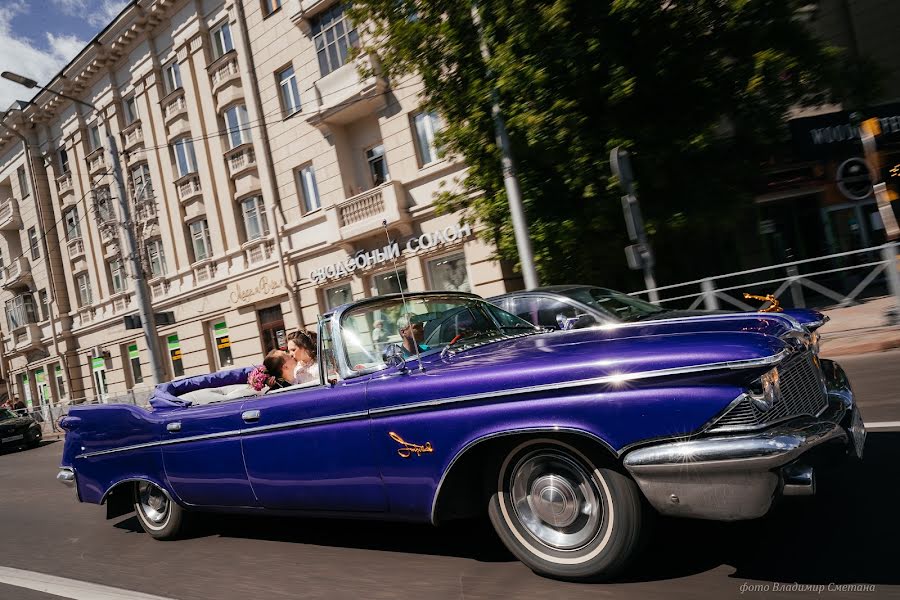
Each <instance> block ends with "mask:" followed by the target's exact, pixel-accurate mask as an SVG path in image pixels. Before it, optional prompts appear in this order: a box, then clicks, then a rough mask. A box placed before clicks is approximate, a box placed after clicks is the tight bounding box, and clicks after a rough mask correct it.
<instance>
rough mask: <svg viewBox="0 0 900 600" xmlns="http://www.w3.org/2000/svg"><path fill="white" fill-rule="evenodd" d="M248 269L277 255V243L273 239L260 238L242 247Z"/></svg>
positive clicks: (245, 243)
mask: <svg viewBox="0 0 900 600" xmlns="http://www.w3.org/2000/svg"><path fill="white" fill-rule="evenodd" d="M241 249H242V250H243V251H244V262H245V264H246V266H247V268H250V267H252V266H253V265H257V264H259V263H262V262H265V261H267V260H269V259H270V258H272V254H274V253H275V243H274V242H273V241H272V238H271V237H259V238H256V239H255V240H250V241H249V242H244V243H243V244H242V245H241Z"/></svg>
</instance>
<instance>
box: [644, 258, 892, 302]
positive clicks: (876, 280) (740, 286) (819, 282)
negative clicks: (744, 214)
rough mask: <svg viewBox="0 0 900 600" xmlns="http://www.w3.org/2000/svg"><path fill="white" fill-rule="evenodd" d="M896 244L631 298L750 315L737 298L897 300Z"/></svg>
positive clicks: (688, 283)
mask: <svg viewBox="0 0 900 600" xmlns="http://www.w3.org/2000/svg"><path fill="white" fill-rule="evenodd" d="M897 246H898V245H897V244H896V243H890V244H884V245H883V246H874V247H871V248H864V249H862V250H854V251H852V252H840V253H837V254H829V255H828V256H820V257H817V258H808V259H805V260H797V261H793V262H788V263H782V264H778V265H772V266H770V267H760V268H757V269H748V270H746V271H738V272H736V273H727V274H725V275H716V276H715V277H704V278H703V279H696V280H694V281H686V282H684V283H676V284H674V285H664V286H661V287H657V288H653V289H646V290H641V291H638V292H632V293H631V294H630V295H632V296H646V297H649V296H650V295H651V292H655V293H656V294H657V295H658V296H659V300H658V301H656V303H657V304H661V305H663V306H667V307H668V308H687V309H696V308H704V309H707V310H716V309H719V308H723V304H724V305H728V306H725V307H726V308H732V307H733V308H739V309H741V310H756V309H758V308H759V304H758V303H757V304H755V305H751V304H748V303H747V302H746V301H745V300H744V298H743V293H745V292H748V293H753V294H760V295H765V294H773V295H774V296H775V297H776V298H778V299H779V302H780V303H781V304H782V305H784V306H789V307H793V308H805V307H818V308H821V307H825V306H849V305H851V304H856V303H857V301H858V299H859V298H862V297H865V296H866V295H868V296H872V295H885V294H890V295H892V296H893V297H895V298H897V299H898V300H900V277H898V273H897V249H898V248H897Z"/></svg>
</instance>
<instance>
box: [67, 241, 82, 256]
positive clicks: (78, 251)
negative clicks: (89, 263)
mask: <svg viewBox="0 0 900 600" xmlns="http://www.w3.org/2000/svg"><path fill="white" fill-rule="evenodd" d="M68 246H69V258H70V259H71V260H75V259H76V258H81V257H82V256H84V239H83V238H82V237H81V236H78V237H76V238H72V239H71V240H69V242H68Z"/></svg>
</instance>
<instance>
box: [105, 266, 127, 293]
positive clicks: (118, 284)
mask: <svg viewBox="0 0 900 600" xmlns="http://www.w3.org/2000/svg"><path fill="white" fill-rule="evenodd" d="M109 283H110V287H111V288H112V293H113V294H118V293H121V292H124V291H125V270H124V268H123V266H122V261H121V260H111V261H109Z"/></svg>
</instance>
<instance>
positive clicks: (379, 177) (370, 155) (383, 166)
mask: <svg viewBox="0 0 900 600" xmlns="http://www.w3.org/2000/svg"><path fill="white" fill-rule="evenodd" d="M366 162H368V163H369V173H370V174H371V175H372V185H373V186H374V187H378V186H379V185H381V184H382V183H385V182H386V181H387V180H388V179H390V177H391V176H390V175H389V174H388V167H387V160H386V159H385V156H384V146H382V145H381V144H378V145H377V146H375V147H373V148H369V149H368V150H366Z"/></svg>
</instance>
